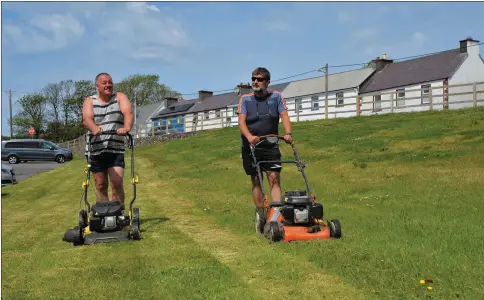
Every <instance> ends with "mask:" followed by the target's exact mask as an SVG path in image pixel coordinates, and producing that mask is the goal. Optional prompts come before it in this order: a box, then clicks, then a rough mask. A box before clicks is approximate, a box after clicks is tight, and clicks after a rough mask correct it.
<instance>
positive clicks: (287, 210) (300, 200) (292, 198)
mask: <svg viewBox="0 0 484 300" xmlns="http://www.w3.org/2000/svg"><path fill="white" fill-rule="evenodd" d="M284 198H285V200H286V201H285V203H284V205H283V206H282V215H283V216H284V224H285V225H312V224H313V220H314V219H322V218H323V206H322V205H321V204H319V203H314V204H313V203H312V201H311V198H309V196H307V195H306V191H301V190H296V191H288V192H286V193H285V194H284Z"/></svg>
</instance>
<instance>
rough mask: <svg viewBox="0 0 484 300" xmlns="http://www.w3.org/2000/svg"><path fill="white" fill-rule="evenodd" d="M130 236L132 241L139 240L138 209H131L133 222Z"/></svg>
mask: <svg viewBox="0 0 484 300" xmlns="http://www.w3.org/2000/svg"><path fill="white" fill-rule="evenodd" d="M130 235H131V239H133V240H139V239H141V232H140V218H139V208H133V220H132V222H131V231H130Z"/></svg>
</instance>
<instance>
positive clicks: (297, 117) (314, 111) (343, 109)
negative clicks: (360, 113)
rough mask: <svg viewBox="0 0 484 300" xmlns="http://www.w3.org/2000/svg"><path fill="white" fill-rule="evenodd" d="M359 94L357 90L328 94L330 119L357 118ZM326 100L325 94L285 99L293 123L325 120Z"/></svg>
mask: <svg viewBox="0 0 484 300" xmlns="http://www.w3.org/2000/svg"><path fill="white" fill-rule="evenodd" d="M357 94H358V93H357V90H356V89H351V90H344V91H331V92H328V119H332V118H336V117H338V118H346V117H351V116H355V115H356V96H357ZM336 96H338V98H336ZM313 97H314V100H313ZM316 97H317V98H316ZM325 98H326V95H325V93H319V94H312V95H304V96H300V97H292V98H287V99H285V100H286V104H287V108H288V113H289V117H290V119H291V122H299V121H312V120H320V119H325V118H326V115H325ZM296 100H297V102H298V103H299V105H298V106H296ZM337 101H339V103H340V104H338V103H337ZM315 105H317V106H315Z"/></svg>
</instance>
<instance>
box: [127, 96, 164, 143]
mask: <svg viewBox="0 0 484 300" xmlns="http://www.w3.org/2000/svg"><path fill="white" fill-rule="evenodd" d="M165 106H166V101H165V100H163V101H160V102H158V103H153V104H147V105H143V106H138V107H136V124H133V128H132V129H131V132H130V133H131V135H132V136H136V137H144V136H148V135H151V131H152V125H153V122H152V121H151V117H153V116H155V115H156V113H158V112H159V111H161V110H162V109H163V108H164V107H165ZM133 113H134V107H133Z"/></svg>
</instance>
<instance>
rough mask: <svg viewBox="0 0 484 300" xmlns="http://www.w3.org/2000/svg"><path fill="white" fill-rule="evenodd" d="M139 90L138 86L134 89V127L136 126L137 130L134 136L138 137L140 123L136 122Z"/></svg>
mask: <svg viewBox="0 0 484 300" xmlns="http://www.w3.org/2000/svg"><path fill="white" fill-rule="evenodd" d="M137 92H138V88H137V87H136V88H135V89H134V128H135V131H134V136H135V137H138V135H137V134H138V123H136V106H137V102H136V96H137V95H136V94H137Z"/></svg>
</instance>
